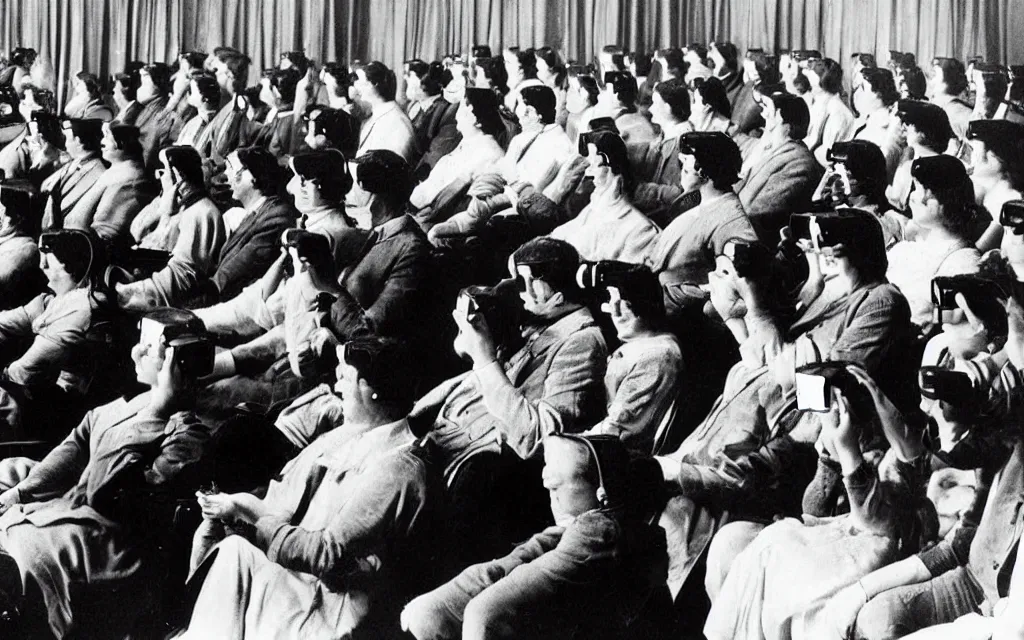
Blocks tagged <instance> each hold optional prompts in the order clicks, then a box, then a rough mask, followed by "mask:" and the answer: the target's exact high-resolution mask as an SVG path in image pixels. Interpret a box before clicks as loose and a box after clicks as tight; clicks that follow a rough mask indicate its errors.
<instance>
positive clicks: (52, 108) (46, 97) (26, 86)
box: [21, 82, 57, 115]
mask: <svg viewBox="0 0 1024 640" xmlns="http://www.w3.org/2000/svg"><path fill="white" fill-rule="evenodd" d="M29 91H31V92H32V97H33V98H34V99H35V101H36V104H37V105H39V106H40V107H42V111H44V112H46V113H48V114H50V115H56V114H57V96H55V95H54V94H53V92H52V91H50V90H49V89H43V88H42V87H37V86H35V85H34V84H32V83H31V82H24V83H23V84H22V85H21V93H22V96H24V95H25V94H26V93H28V92H29Z"/></svg>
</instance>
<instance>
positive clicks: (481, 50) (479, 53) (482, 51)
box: [472, 44, 494, 60]
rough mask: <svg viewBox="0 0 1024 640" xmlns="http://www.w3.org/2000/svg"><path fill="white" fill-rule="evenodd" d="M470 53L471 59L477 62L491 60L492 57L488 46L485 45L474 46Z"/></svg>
mask: <svg viewBox="0 0 1024 640" xmlns="http://www.w3.org/2000/svg"><path fill="white" fill-rule="evenodd" d="M472 53H473V57H474V58H476V59H477V60H480V59H481V58H491V57H493V55H494V54H492V53H491V47H490V45H486V44H474V45H473V50H472Z"/></svg>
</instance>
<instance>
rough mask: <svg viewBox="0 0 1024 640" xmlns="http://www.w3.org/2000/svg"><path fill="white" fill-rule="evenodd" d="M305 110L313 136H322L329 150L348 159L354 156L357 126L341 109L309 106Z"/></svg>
mask: <svg viewBox="0 0 1024 640" xmlns="http://www.w3.org/2000/svg"><path fill="white" fill-rule="evenodd" d="M307 110H308V117H309V126H310V127H312V129H313V135H323V136H324V137H325V138H327V143H328V145H329V146H330V147H331V148H333V149H337V150H339V151H341V152H342V153H343V154H345V155H346V156H348V157H353V156H355V152H356V149H357V148H358V146H359V125H358V124H357V123H356V122H355V119H354V118H353V117H352V116H351V115H349V114H348V113H346V112H345V111H342V110H341V109H330V108H327V107H322V106H320V105H309V106H308V107H307Z"/></svg>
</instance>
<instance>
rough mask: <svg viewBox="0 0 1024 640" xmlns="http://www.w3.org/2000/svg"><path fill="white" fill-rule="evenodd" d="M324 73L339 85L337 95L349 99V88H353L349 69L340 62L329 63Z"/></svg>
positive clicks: (325, 66)
mask: <svg viewBox="0 0 1024 640" xmlns="http://www.w3.org/2000/svg"><path fill="white" fill-rule="evenodd" d="M324 73H325V74H327V75H329V76H331V77H332V78H334V81H335V82H336V83H337V91H336V95H337V96H339V97H342V98H347V97H348V88H349V87H351V86H352V76H351V75H350V74H349V71H348V67H346V66H345V65H343V64H341V63H340V62H328V63H327V64H325V65H324Z"/></svg>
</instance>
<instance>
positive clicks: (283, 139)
mask: <svg viewBox="0 0 1024 640" xmlns="http://www.w3.org/2000/svg"><path fill="white" fill-rule="evenodd" d="M300 142H302V141H301V140H300V136H299V135H297V131H296V124H295V118H294V117H292V111H291V110H289V111H285V112H279V113H277V114H275V117H274V119H273V120H271V121H269V122H265V123H263V124H262V125H260V127H259V129H257V130H256V132H255V135H254V137H253V139H252V142H251V143H250V144H252V145H253V146H257V147H263V148H264V149H266V150H267V151H269V152H270V153H271V155H273V156H274V157H275V158H278V159H282V158H284V157H285V156H290V155H294V154H295V152H296V150H297V146H298V144H299V143H300Z"/></svg>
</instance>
